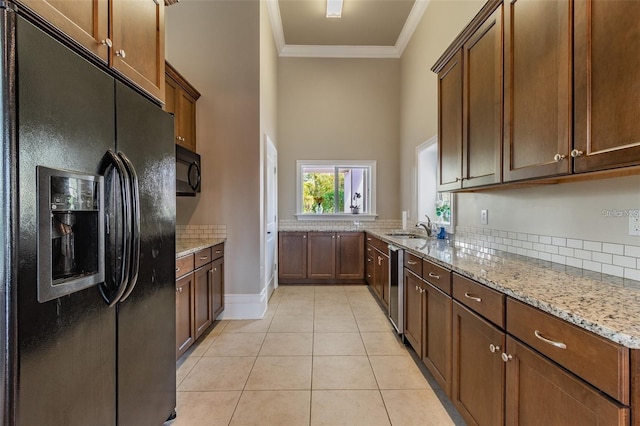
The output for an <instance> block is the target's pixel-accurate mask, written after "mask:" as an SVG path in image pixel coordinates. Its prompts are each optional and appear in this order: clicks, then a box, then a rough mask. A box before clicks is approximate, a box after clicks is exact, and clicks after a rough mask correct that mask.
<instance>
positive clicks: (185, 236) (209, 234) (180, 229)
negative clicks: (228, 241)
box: [176, 225, 227, 240]
mask: <svg viewBox="0 0 640 426" xmlns="http://www.w3.org/2000/svg"><path fill="white" fill-rule="evenodd" d="M211 238H227V225H176V240H202V239H211Z"/></svg>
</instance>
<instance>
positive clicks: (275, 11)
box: [267, 0, 429, 58]
mask: <svg viewBox="0 0 640 426" xmlns="http://www.w3.org/2000/svg"><path fill="white" fill-rule="evenodd" d="M428 3H429V0H344V4H343V7H342V18H327V17H325V13H326V4H327V2H326V0H271V1H268V2H267V5H268V7H269V15H270V17H271V23H272V26H273V30H274V35H275V39H276V44H277V48H278V53H279V55H280V56H296V57H338V58H344V57H356V58H399V57H400V55H402V51H403V50H404V48H405V46H406V45H407V43H408V41H409V39H410V38H411V35H412V34H413V31H414V30H415V27H416V26H417V25H418V22H420V19H421V18H422V14H423V13H424V10H425V9H426V7H427V4H428Z"/></svg>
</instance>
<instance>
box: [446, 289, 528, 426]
mask: <svg viewBox="0 0 640 426" xmlns="http://www.w3.org/2000/svg"><path fill="white" fill-rule="evenodd" d="M504 344H505V334H504V333H503V332H501V331H500V330H498V328H496V327H495V326H493V325H492V324H491V323H489V322H487V321H485V320H483V319H482V318H480V317H479V316H478V315H476V314H474V313H473V312H471V311H470V310H468V309H467V308H465V307H464V306H462V305H460V304H459V303H458V302H453V376H452V379H453V392H452V395H451V399H452V401H453V403H454V405H455V406H456V408H457V409H458V411H459V412H460V414H461V415H462V417H463V418H464V420H465V421H466V422H467V423H468V424H472V425H502V424H504V371H505V363H504V362H503V361H502V358H501V357H500V355H501V349H502V348H504ZM491 345H493V346H491ZM491 348H493V349H494V350H493V351H491ZM539 424H541V423H539Z"/></svg>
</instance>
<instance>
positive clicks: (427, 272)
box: [422, 259, 451, 295]
mask: <svg viewBox="0 0 640 426" xmlns="http://www.w3.org/2000/svg"><path fill="white" fill-rule="evenodd" d="M422 278H423V279H424V280H426V281H428V282H429V283H430V284H433V285H434V286H435V287H438V288H439V289H440V290H442V291H444V292H445V293H447V294H448V295H451V271H449V270H448V269H444V268H442V267H440V266H438V265H436V264H435V263H431V262H429V261H428V260H424V259H422Z"/></svg>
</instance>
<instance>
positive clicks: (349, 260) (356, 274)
mask: <svg viewBox="0 0 640 426" xmlns="http://www.w3.org/2000/svg"><path fill="white" fill-rule="evenodd" d="M336 238H337V242H336V276H337V278H341V279H356V280H361V279H362V278H364V233H362V232H338V233H336Z"/></svg>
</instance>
